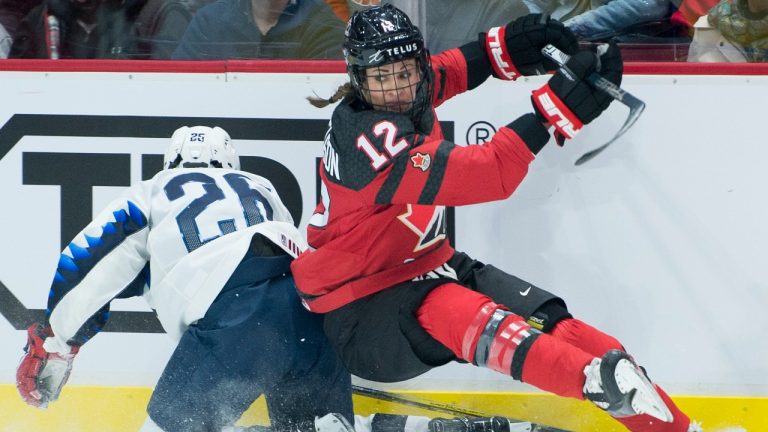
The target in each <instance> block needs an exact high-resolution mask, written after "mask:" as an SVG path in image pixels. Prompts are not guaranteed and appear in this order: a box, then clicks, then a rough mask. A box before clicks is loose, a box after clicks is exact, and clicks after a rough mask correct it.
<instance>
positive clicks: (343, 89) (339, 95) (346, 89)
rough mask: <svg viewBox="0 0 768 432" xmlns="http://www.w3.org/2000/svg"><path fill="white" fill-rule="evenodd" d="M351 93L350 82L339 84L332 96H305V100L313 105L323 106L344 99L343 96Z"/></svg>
mask: <svg viewBox="0 0 768 432" xmlns="http://www.w3.org/2000/svg"><path fill="white" fill-rule="evenodd" d="M352 93H353V89H352V83H346V84H342V85H341V86H339V88H338V89H336V93H334V94H333V96H331V97H329V98H328V99H323V98H321V97H319V96H307V100H308V101H309V103H310V104H312V106H314V107H317V108H325V107H327V106H328V105H331V104H335V103H336V102H338V101H340V100H342V99H344V97H345V96H347V95H351V94H352Z"/></svg>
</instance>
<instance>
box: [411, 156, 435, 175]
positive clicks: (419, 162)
mask: <svg viewBox="0 0 768 432" xmlns="http://www.w3.org/2000/svg"><path fill="white" fill-rule="evenodd" d="M411 163H412V164H413V167H414V168H418V169H420V170H422V171H426V170H428V169H429V165H430V164H431V163H432V157H431V156H430V155H429V154H425V153H419V152H416V154H415V155H413V156H411Z"/></svg>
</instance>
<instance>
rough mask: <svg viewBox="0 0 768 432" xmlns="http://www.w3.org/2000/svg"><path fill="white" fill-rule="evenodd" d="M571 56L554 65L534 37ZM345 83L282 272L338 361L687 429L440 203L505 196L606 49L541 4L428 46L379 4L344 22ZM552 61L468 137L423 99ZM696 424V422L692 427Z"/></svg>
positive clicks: (592, 95)
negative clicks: (498, 123) (530, 394)
mask: <svg viewBox="0 0 768 432" xmlns="http://www.w3.org/2000/svg"><path fill="white" fill-rule="evenodd" d="M547 44H553V45H555V46H556V47H558V48H559V49H560V50H562V51H564V52H566V53H567V54H569V55H571V59H570V61H569V62H568V64H567V66H568V68H569V69H570V73H569V72H566V71H564V70H557V71H555V69H556V66H555V65H554V64H552V63H551V62H549V61H548V60H547V59H546V58H544V57H543V56H542V54H541V48H543V47H544V46H545V45H547ZM344 55H345V59H346V64H347V71H348V74H349V78H350V83H348V84H346V85H344V86H342V87H341V88H340V89H339V91H338V92H337V93H336V95H334V97H332V98H331V99H329V100H327V101H320V100H317V99H314V100H311V101H312V102H313V103H314V104H315V105H317V106H323V105H327V104H329V103H334V102H337V101H339V100H341V103H340V104H339V105H338V106H337V107H336V109H335V110H334V112H333V115H332V118H331V123H330V129H329V131H328V132H327V134H326V137H325V142H324V156H323V164H322V166H321V167H320V176H321V179H322V186H321V195H322V202H321V203H320V204H319V205H318V207H317V209H316V212H315V214H314V215H313V216H312V218H311V220H310V223H309V227H308V241H309V244H310V247H311V251H309V252H305V253H304V254H302V255H301V256H300V257H299V258H298V259H297V260H295V261H294V262H293V263H292V265H291V268H292V270H293V274H294V277H295V279H296V284H297V286H298V289H299V291H300V296H301V297H302V300H303V302H304V304H305V306H306V307H307V308H308V309H310V310H312V311H314V312H318V313H323V314H325V323H324V327H325V332H326V334H327V335H328V336H329V338H330V340H331V341H332V343H333V344H334V345H335V347H336V349H337V350H338V351H339V353H340V354H341V356H342V358H343V360H344V362H345V364H346V366H347V368H348V369H349V370H350V371H351V372H352V373H353V374H355V375H358V376H360V377H362V378H365V379H369V380H374V381H382V382H393V381H401V380H405V379H408V378H412V377H415V376H417V375H420V374H422V373H424V372H426V371H427V370H429V369H431V368H433V367H435V366H439V365H442V364H445V363H448V362H450V361H452V360H457V361H460V362H469V363H472V364H474V365H477V366H480V367H486V368H490V369H493V370H496V371H498V372H501V373H503V374H506V375H510V376H512V377H513V378H514V379H516V380H520V381H523V382H526V383H529V384H532V385H534V386H536V387H538V388H540V389H543V390H546V391H549V392H552V393H555V394H557V395H561V396H567V397H573V398H578V399H586V400H589V401H591V402H593V403H594V404H596V405H597V406H599V407H601V408H602V409H604V410H605V411H606V412H607V413H608V414H610V415H611V416H613V417H614V418H616V419H617V420H618V421H619V422H621V423H622V424H624V425H625V426H626V427H628V428H629V429H630V430H634V431H665V432H666V431H670V432H684V431H687V430H689V426H690V420H689V418H688V417H687V416H686V415H685V414H683V413H682V412H681V411H680V410H679V409H678V408H677V407H676V406H675V404H674V403H673V402H672V400H671V399H670V398H669V397H668V396H667V395H666V394H665V393H664V392H663V391H662V390H661V389H660V388H659V387H658V386H655V385H653V384H652V383H651V382H650V381H649V379H648V378H647V376H646V374H645V372H644V371H643V370H642V369H641V368H639V367H638V366H637V365H636V364H635V362H634V360H633V358H632V357H631V356H629V355H628V354H627V353H626V352H625V351H624V348H623V346H622V345H621V343H619V341H617V340H616V339H615V338H613V337H611V336H609V335H607V334H605V333H603V332H601V331H599V330H597V329H595V328H593V327H591V326H589V325H588V324H586V323H584V322H582V321H579V320H578V319H575V318H573V316H572V315H571V314H570V313H569V311H568V309H567V308H566V304H565V302H564V301H563V300H562V299H561V298H559V297H557V296H555V295H554V294H552V293H550V292H547V291H545V290H543V289H541V288H539V287H536V286H534V285H533V284H530V283H528V282H526V281H524V280H521V279H519V278H517V277H515V276H512V275H509V274H507V273H505V272H502V271H501V270H499V269H497V268H495V267H493V266H491V265H486V264H483V263H481V262H478V261H476V260H473V259H472V258H470V257H469V256H467V255H466V254H464V253H461V252H458V251H455V250H454V249H453V248H452V247H451V245H450V244H449V242H448V240H447V238H446V221H445V206H459V205H466V204H475V203H482V202H488V201H493V200H501V199H505V198H507V197H509V196H510V195H511V194H512V193H513V192H514V190H515V188H516V187H517V186H518V185H519V184H520V182H521V181H522V180H523V178H524V177H525V176H526V173H527V171H528V165H529V164H530V163H531V162H532V161H533V160H534V158H535V155H536V154H537V153H538V152H539V151H540V150H541V149H542V147H543V146H544V145H545V144H546V143H547V142H548V141H549V139H550V133H549V128H551V127H554V128H555V136H556V138H557V140H558V142H562V140H564V139H565V138H571V137H573V135H574V134H575V133H577V132H578V131H579V129H581V128H582V127H583V126H584V125H586V124H588V123H590V122H591V121H592V120H594V119H595V118H596V117H598V116H599V115H600V114H601V113H602V112H603V111H604V110H605V109H606V108H607V107H608V105H609V104H610V102H611V99H610V97H608V96H607V95H605V94H604V93H602V92H601V91H599V90H597V89H595V88H594V87H592V86H591V85H590V84H588V82H587V81H586V77H587V76H588V75H589V74H590V73H592V72H597V73H599V74H600V75H601V76H603V77H605V78H606V79H608V80H610V81H612V82H613V83H615V84H617V85H618V84H620V82H621V78H622V71H623V63H622V60H621V55H620V53H619V51H618V49H617V47H616V46H614V45H611V46H609V47H608V49H607V50H599V52H593V51H588V50H581V51H580V50H579V48H578V44H577V41H576V39H575V37H574V36H573V35H572V34H571V33H570V32H569V31H568V30H567V29H565V28H564V27H563V25H562V24H560V23H559V22H557V21H554V20H551V19H549V18H547V17H544V16H541V15H528V16H525V17H521V18H519V19H517V20H515V21H513V22H512V23H510V24H509V25H507V26H506V27H497V28H493V29H490V30H489V31H488V33H487V34H481V35H480V38H479V40H478V41H477V42H473V43H469V44H466V45H463V46H461V47H459V48H456V49H452V50H448V51H445V52H443V53H440V54H438V55H435V56H431V57H430V55H429V53H428V52H427V50H426V49H425V48H424V40H423V38H422V36H421V33H420V31H419V29H418V28H417V27H415V26H413V25H412V23H411V22H410V20H409V18H408V16H407V15H405V14H404V13H403V12H402V11H400V10H398V9H397V8H395V7H393V6H391V5H386V6H382V7H375V8H371V9H368V10H365V11H362V12H358V13H356V14H355V15H353V17H352V18H351V19H350V21H349V23H348V25H347V30H346V39H345V45H344ZM545 71H555V73H554V75H553V76H552V77H551V78H550V80H549V81H548V83H547V84H546V85H544V86H543V87H542V88H541V89H539V90H537V91H535V92H533V94H532V97H531V99H532V104H533V109H532V111H533V112H532V113H530V114H525V115H522V116H520V117H519V118H517V119H516V120H514V121H513V122H511V123H510V124H508V125H506V126H505V127H502V128H500V129H499V131H498V132H497V133H496V134H495V135H494V136H493V138H492V139H491V140H490V141H489V142H487V143H485V144H478V145H470V146H466V147H461V146H457V145H455V144H454V143H452V142H450V141H448V140H446V139H445V138H444V136H443V134H442V131H441V129H440V124H439V122H438V120H437V118H436V114H435V111H434V108H435V107H437V106H439V105H440V104H442V103H443V102H445V101H446V100H448V99H450V98H451V97H453V96H456V95H458V94H460V93H463V92H465V91H467V90H471V89H473V88H475V87H477V86H479V85H480V84H481V83H483V82H484V81H485V80H486V79H487V78H488V77H489V76H491V75H493V76H495V77H497V78H501V79H516V78H517V77H519V76H521V75H535V74H540V73H544V72H545ZM691 430H693V427H692V428H691Z"/></svg>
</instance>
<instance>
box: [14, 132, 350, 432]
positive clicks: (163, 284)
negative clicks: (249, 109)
mask: <svg viewBox="0 0 768 432" xmlns="http://www.w3.org/2000/svg"><path fill="white" fill-rule="evenodd" d="M171 141H172V143H171V145H170V147H169V148H168V151H167V152H166V154H165V158H164V165H163V168H164V169H163V170H162V171H161V172H159V173H158V174H157V175H155V176H154V177H153V178H152V179H150V180H147V181H143V182H141V183H139V184H136V185H134V186H133V187H131V188H130V189H128V191H127V192H126V193H125V194H123V196H122V197H120V198H118V199H117V200H115V201H113V202H112V203H111V204H109V205H108V206H107V208H106V209H104V210H103V211H102V212H101V213H100V214H99V215H98V216H97V217H96V218H95V219H94V220H93V221H92V222H91V223H89V224H88V226H86V227H85V229H83V230H82V232H80V233H79V234H78V235H77V236H76V237H75V238H74V239H73V240H72V242H71V243H70V244H69V245H68V246H67V247H66V248H65V249H64V251H63V252H62V254H61V257H60V259H59V263H58V267H57V269H56V272H55V276H54V278H53V283H52V285H51V289H50V293H49V297H48V307H47V310H46V322H44V323H34V324H32V325H31V326H30V327H29V329H28V343H27V346H26V348H25V350H26V354H25V356H24V357H23V359H22V361H21V364H20V365H19V368H18V371H17V387H18V390H19V393H20V394H21V396H22V398H23V399H24V400H25V401H26V402H27V403H28V404H30V405H33V406H36V407H43V408H44V407H46V406H47V405H48V404H50V403H51V402H53V401H55V400H56V399H57V398H58V396H59V393H60V391H61V388H62V386H63V385H64V384H65V383H66V381H67V378H68V376H69V372H70V370H71V368H72V363H73V360H74V358H75V356H76V355H77V353H78V351H79V350H80V349H81V347H82V346H83V344H85V343H86V342H87V341H88V340H89V339H90V338H91V337H93V336H94V335H95V334H96V333H98V332H99V331H100V330H101V328H102V327H103V326H104V324H105V323H106V321H107V319H108V316H109V303H110V301H111V300H113V299H115V298H118V297H130V296H134V295H143V296H144V298H145V299H146V300H147V302H148V303H149V305H150V306H151V307H152V308H153V309H154V310H155V311H156V312H157V316H158V318H159V320H160V322H161V323H162V326H163V328H164V329H165V331H166V332H167V333H168V334H169V335H170V336H171V337H173V338H174V339H175V340H177V341H178V346H177V348H176V350H175V351H174V352H173V354H172V356H171V358H170V359H169V361H168V363H167V365H166V367H165V369H164V370H163V373H162V375H161V377H160V379H159V381H158V383H157V385H156V387H155V389H154V392H153V394H152V397H151V400H150V402H149V405H148V407H147V411H148V413H149V419H148V421H147V424H146V425H145V426H144V429H143V430H165V431H173V432H181V431H219V430H222V429H225V428H230V427H231V425H233V424H234V423H235V422H236V421H237V420H238V419H239V417H240V415H241V414H242V413H243V412H244V411H245V410H246V409H247V408H248V407H249V406H250V405H251V403H252V402H253V401H254V400H255V399H256V398H258V397H259V395H261V394H264V395H265V397H266V400H267V407H268V411H269V417H270V422H271V424H272V426H273V428H274V429H275V430H289V429H294V430H295V429H296V427H297V425H299V424H302V423H307V422H308V423H309V424H312V423H313V422H314V419H315V417H322V416H324V415H325V414H327V413H331V412H333V413H340V414H342V415H343V416H345V417H346V418H348V419H352V418H353V414H352V398H351V383H350V375H349V373H348V372H347V371H346V370H345V369H344V367H343V366H342V364H341V362H340V361H339V360H338V358H337V356H336V354H335V352H334V351H333V349H332V348H331V346H330V345H329V344H328V343H327V341H326V338H325V335H324V334H323V330H322V317H321V316H320V315H315V314H312V313H310V312H308V311H307V310H305V309H304V308H303V307H302V306H301V302H300V301H299V299H298V297H297V294H296V289H295V287H294V285H293V279H292V277H291V274H290V268H289V264H290V262H291V260H292V259H293V258H294V257H295V256H296V255H297V254H298V253H299V252H300V251H301V250H303V249H304V248H305V247H306V246H305V241H304V239H303V238H302V236H301V235H300V234H299V232H298V230H297V229H296V228H295V227H294V225H293V220H292V218H291V215H290V213H289V212H288V210H287V209H286V207H285V206H284V205H283V203H282V202H281V200H280V197H279V196H278V194H277V192H276V191H275V188H274V187H273V186H272V184H271V183H270V182H269V181H268V180H266V179H264V178H262V177H259V176H257V175H254V174H251V173H248V172H244V171H240V170H239V168H240V164H239V158H238V156H237V154H236V153H235V150H234V148H233V147H232V144H231V142H230V139H229V136H228V135H227V133H226V132H225V131H224V130H222V129H221V128H218V127H216V128H209V127H201V126H196V127H182V128H180V129H178V130H177V131H176V132H175V133H174V134H173V137H172V140H171ZM150 275H151V279H150ZM137 280H138V281H139V282H138V283H137ZM150 280H151V283H150ZM321 395H322V396H321ZM107 429H110V427H109V426H108V425H105V430H107ZM233 430H234V429H233Z"/></svg>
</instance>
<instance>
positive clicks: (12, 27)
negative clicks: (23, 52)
mask: <svg viewBox="0 0 768 432" xmlns="http://www.w3.org/2000/svg"><path fill="white" fill-rule="evenodd" d="M42 2H43V0H0V58H7V57H8V53H9V52H10V50H11V43H12V42H13V38H14V36H15V34H16V29H17V28H18V26H19V23H20V22H21V20H22V19H23V18H24V16H26V15H27V14H28V13H29V11H30V10H32V8H34V7H35V6H37V5H39V4H40V3H42Z"/></svg>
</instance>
